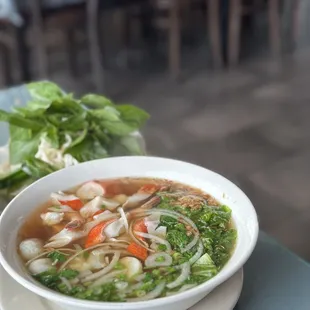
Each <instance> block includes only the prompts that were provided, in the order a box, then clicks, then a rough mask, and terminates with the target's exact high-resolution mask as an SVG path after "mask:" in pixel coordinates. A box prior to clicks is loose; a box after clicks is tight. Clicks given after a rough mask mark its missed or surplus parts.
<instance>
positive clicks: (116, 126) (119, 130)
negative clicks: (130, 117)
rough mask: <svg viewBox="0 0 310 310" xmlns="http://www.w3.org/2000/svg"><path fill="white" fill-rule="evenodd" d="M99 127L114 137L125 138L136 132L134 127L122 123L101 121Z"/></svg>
mask: <svg viewBox="0 0 310 310" xmlns="http://www.w3.org/2000/svg"><path fill="white" fill-rule="evenodd" d="M100 126H101V128H103V129H105V130H107V131H108V132H109V133H110V134H112V135H115V136H127V135H129V134H130V133H132V132H134V131H135V130H136V128H135V127H132V126H130V125H127V124H126V123H124V122H123V121H102V122H101V124H100Z"/></svg>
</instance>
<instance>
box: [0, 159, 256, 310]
mask: <svg viewBox="0 0 310 310" xmlns="http://www.w3.org/2000/svg"><path fill="white" fill-rule="evenodd" d="M120 159H121V160H150V161H153V160H157V161H165V162H166V163H169V162H171V163H176V164H180V165H186V166H188V167H189V168H190V167H192V168H195V169H197V168H198V169H200V170H204V171H205V172H207V173H208V174H209V175H213V177H215V178H217V179H219V180H221V181H222V182H224V183H225V184H226V185H227V186H230V187H231V188H232V189H233V190H234V191H236V193H238V194H239V195H241V196H242V198H243V199H244V200H245V201H246V204H247V206H248V208H249V211H250V212H251V213H252V216H253V219H254V221H253V222H254V223H253V224H254V226H253V227H251V230H252V236H253V238H252V239H251V241H250V243H249V245H248V247H247V249H246V250H245V251H244V253H242V255H241V257H240V258H239V260H238V263H236V265H235V266H234V267H233V268H229V269H222V270H221V271H220V272H219V273H218V274H217V275H221V276H220V277H216V276H215V277H213V278H211V279H210V280H208V281H206V282H204V283H201V284H200V285H198V286H196V287H193V288H192V289H189V290H187V291H185V292H181V293H178V294H175V295H172V296H168V297H162V298H156V299H151V300H147V301H138V302H130V303H127V302H104V301H90V300H83V299H78V298H74V297H70V296H67V295H64V294H61V293H58V292H56V291H53V290H50V289H48V288H45V287H44V286H39V285H37V284H36V283H35V282H31V281H30V280H28V279H27V277H26V276H25V277H23V276H21V275H19V273H18V272H17V271H15V269H14V268H13V267H11V265H10V263H8V262H7V260H6V259H5V257H4V256H3V254H2V251H0V263H1V265H2V266H3V268H4V269H5V270H6V271H7V272H8V274H9V275H10V276H11V277H12V278H14V279H15V280H16V281H17V282H18V283H19V284H21V285H22V286H24V287H25V288H27V289H28V290H30V291H32V292H33V293H35V294H37V295H39V296H41V297H44V298H47V299H49V300H52V301H54V302H56V303H63V304H67V305H70V306H77V307H85V308H89V309H97V310H99V309H102V306H103V305H105V306H106V307H109V308H108V309H111V310H114V309H115V310H116V309H125V308H129V309H141V308H145V307H147V306H161V305H163V304H171V303H173V302H176V301H178V302H180V301H181V300H184V299H187V298H190V297H191V296H193V295H195V296H196V295H199V294H202V293H203V292H209V291H211V290H213V289H214V288H216V287H217V286H219V285H220V284H222V283H223V282H225V281H226V280H228V279H229V278H230V277H231V276H233V275H234V274H235V273H236V272H237V271H238V270H239V269H240V268H241V267H242V266H243V265H244V264H245V262H246V261H247V260H248V258H249V257H250V255H251V254H252V252H253V250H254V248H255V246H256V243H257V239H258V233H259V224H258V218H257V213H256V211H255V208H254V206H253V204H252V202H251V201H250V199H249V198H248V197H247V195H246V194H245V193H244V192H243V191H242V190H241V189H240V188H239V187H238V186H237V185H235V184H234V183H233V182H231V181H230V180H228V179H227V178H225V177H224V176H222V175H220V174H218V173H216V172H214V171H212V170H209V169H207V168H204V167H202V166H199V165H196V164H192V163H188V162H185V161H181V160H176V159H170V158H164V157H154V156H118V157H111V158H103V159H97V160H93V161H88V162H84V163H79V164H78V165H75V166H71V167H68V168H65V169H62V170H58V171H56V172H53V173H51V174H49V175H47V176H45V177H43V178H41V179H39V180H37V181H35V182H34V183H32V184H30V185H29V186H28V187H26V188H25V189H24V190H23V191H21V193H19V194H18V195H17V196H16V197H14V198H13V199H12V201H11V202H10V203H9V204H8V205H7V206H6V208H5V209H4V211H3V212H2V214H1V216H0V231H1V223H2V222H3V219H4V218H5V216H6V213H8V212H9V209H10V208H11V206H13V205H14V203H15V201H16V200H18V199H19V196H20V195H21V194H22V193H24V192H25V191H28V189H29V188H31V187H33V186H37V184H38V183H41V182H48V180H49V178H51V176H52V177H55V175H57V174H61V173H64V172H63V171H64V170H66V171H67V172H68V173H69V172H70V171H71V170H74V169H76V167H81V166H85V167H87V165H89V164H90V163H94V162H100V161H111V162H112V161H117V160H120ZM79 169H81V168H79ZM168 179H169V178H168ZM210 284H212V285H210ZM208 286H210V290H209V291H208V290H207V287H208Z"/></svg>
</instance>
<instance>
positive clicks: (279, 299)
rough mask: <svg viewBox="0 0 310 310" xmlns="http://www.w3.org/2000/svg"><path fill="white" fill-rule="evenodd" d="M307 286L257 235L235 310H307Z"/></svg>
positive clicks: (18, 101) (9, 95) (8, 96)
mask: <svg viewBox="0 0 310 310" xmlns="http://www.w3.org/2000/svg"><path fill="white" fill-rule="evenodd" d="M28 99H29V95H28V93H27V90H26V89H25V87H24V86H20V87H15V88H11V89H8V90H3V91H0V109H5V110H7V111H8V110H10V109H11V108H12V107H13V106H21V105H23V104H25V102H26V101H27V100H28ZM7 139H8V132H7V127H6V124H3V123H1V122H0V145H2V144H4V143H6V142H7ZM309 284H310V265H309V264H308V263H307V262H305V261H304V260H302V259H301V258H299V257H298V256H296V255H295V254H293V253H292V252H290V251H289V250H288V249H286V248H285V247H283V246H281V245H280V244H279V243H277V242H276V241H275V240H273V239H272V238H270V237H269V236H268V235H267V234H265V233H263V232H260V234H259V238H258V243H257V246H256V248H255V250H254V252H253V254H252V256H251V257H250V259H249V260H248V262H247V263H246V264H245V266H244V286H243V290H242V293H241V297H240V300H239V302H238V304H237V306H236V307H235V310H295V309H296V310H309V309H310V293H309ZM210 310H211V309H210Z"/></svg>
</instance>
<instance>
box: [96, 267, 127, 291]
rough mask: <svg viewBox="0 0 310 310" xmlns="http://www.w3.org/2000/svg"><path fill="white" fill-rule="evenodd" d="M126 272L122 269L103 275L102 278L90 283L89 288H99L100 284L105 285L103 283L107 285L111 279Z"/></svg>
mask: <svg viewBox="0 0 310 310" xmlns="http://www.w3.org/2000/svg"><path fill="white" fill-rule="evenodd" d="M125 272H126V269H123V270H115V271H112V272H110V273H108V274H105V275H103V276H102V277H100V278H99V279H97V280H96V281H95V282H94V283H92V284H91V285H90V287H94V286H99V285H102V284H105V283H108V282H110V281H113V279H114V278H115V277H116V276H118V275H120V274H122V273H125Z"/></svg>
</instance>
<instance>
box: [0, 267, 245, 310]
mask: <svg viewBox="0 0 310 310" xmlns="http://www.w3.org/2000/svg"><path fill="white" fill-rule="evenodd" d="M242 285H243V269H240V270H239V271H238V272H237V273H236V274H235V275H233V276H232V277H231V278H230V279H229V280H227V281H226V282H225V283H223V284H222V285H220V286H219V287H218V288H216V289H215V290H214V291H212V292H211V293H210V294H209V295H208V296H207V297H206V298H204V299H203V300H201V301H200V302H198V303H197V304H196V305H195V306H193V307H192V308H190V310H206V309H210V310H232V309H233V308H234V307H235V305H236V303H237V301H238V299H239V296H240V293H241V290H242ZM223 296H225V298H223ZM0 309H1V310H16V309H23V310H33V309H35V310H65V309H64V308H60V306H59V305H56V304H54V303H52V302H50V301H48V300H46V299H44V298H42V297H39V295H36V294H33V293H32V292H31V291H29V290H27V289H26V288H24V287H23V286H21V285H20V284H18V283H17V282H16V281H14V279H13V278H11V277H10V276H9V275H8V274H7V273H6V271H5V270H4V269H3V267H2V266H1V265H0Z"/></svg>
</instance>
